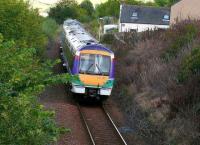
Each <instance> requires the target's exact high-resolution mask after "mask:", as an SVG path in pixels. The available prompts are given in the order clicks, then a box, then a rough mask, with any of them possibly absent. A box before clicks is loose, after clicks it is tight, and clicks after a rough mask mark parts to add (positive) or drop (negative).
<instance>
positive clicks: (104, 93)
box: [100, 88, 112, 96]
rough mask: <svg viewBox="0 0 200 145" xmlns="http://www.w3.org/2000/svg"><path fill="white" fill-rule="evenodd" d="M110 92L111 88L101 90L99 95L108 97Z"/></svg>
mask: <svg viewBox="0 0 200 145" xmlns="http://www.w3.org/2000/svg"><path fill="white" fill-rule="evenodd" d="M111 92H112V88H101V89H100V95H105V96H110V95H111Z"/></svg>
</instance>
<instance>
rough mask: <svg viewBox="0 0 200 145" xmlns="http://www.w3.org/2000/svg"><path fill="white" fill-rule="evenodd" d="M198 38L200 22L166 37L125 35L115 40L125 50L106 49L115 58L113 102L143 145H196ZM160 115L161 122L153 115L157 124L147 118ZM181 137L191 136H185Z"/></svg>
mask: <svg viewBox="0 0 200 145" xmlns="http://www.w3.org/2000/svg"><path fill="white" fill-rule="evenodd" d="M199 32H200V21H191V20H187V21H184V22H181V23H179V24H177V25H174V26H172V28H170V29H169V30H166V31H161V30H158V31H147V32H144V33H141V34H134V33H127V34H124V35H123V36H121V39H122V40H123V41H124V42H125V44H124V43H122V42H123V41H114V42H113V44H112V48H113V50H114V51H115V54H116V58H117V59H116V60H117V63H116V87H115V91H114V94H113V98H114V97H115V98H117V99H118V100H120V101H119V102H120V105H121V107H122V108H124V110H125V111H126V112H127V114H128V116H132V117H131V118H130V122H132V123H134V127H136V128H137V129H138V130H139V131H138V134H141V133H142V135H144V136H145V137H146V139H147V140H148V141H149V142H148V143H147V144H173V143H174V144H187V145H190V144H191V145H195V144H197V143H198V134H199V133H200V130H199V128H200V99H199V98H200V94H199V92H200V91H199V90H200V80H199V78H200V74H199V70H200V65H199V47H200V46H199V45H200V39H199V38H200V37H199V34H200V33H199ZM122 102H123V103H122ZM144 102H145V103H146V104H144ZM127 103H128V104H129V105H127ZM152 104H153V105H152ZM148 106H150V107H148ZM165 107H166V108H168V109H164V108H165ZM128 108H129V109H128ZM127 110H128V111H127ZM134 110H135V111H134ZM163 110H165V111H164V112H166V113H165V114H164V115H163V116H162V117H160V118H162V121H159V119H160V118H159V116H158V115H157V116H156V117H157V118H159V119H157V118H156V117H153V118H152V116H151V115H152V114H153V115H155V114H156V113H157V114H159V113H160V114H162V111H163ZM141 112H143V113H141ZM158 112H159V113H158ZM141 114H145V115H141ZM138 115H139V116H140V117H139V120H140V121H138V123H136V120H137V118H138V117H137V116H138ZM156 119H157V120H156ZM152 120H153V121H152ZM177 120H181V121H180V122H183V123H180V122H179V121H177ZM155 122H156V124H154V123H155ZM188 122H189V123H188ZM141 124H143V125H141ZM144 124H146V126H145V127H144ZM188 124H190V126H189V125H188ZM181 126H182V128H181ZM194 126H195V127H196V128H195V127H194ZM143 127H144V128H143ZM172 128H174V130H173V129H172ZM141 130H142V131H141ZM179 130H181V131H180V132H179ZM186 131H187V133H191V134H192V135H188V136H187V135H186V134H185V132H186Z"/></svg>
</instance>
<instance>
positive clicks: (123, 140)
mask: <svg viewBox="0 0 200 145" xmlns="http://www.w3.org/2000/svg"><path fill="white" fill-rule="evenodd" d="M102 108H103V111H104V113H105V114H106V116H107V117H108V118H109V120H110V122H111V124H112V125H113V127H114V128H115V131H116V132H117V134H118V135H119V137H120V139H121V140H122V142H123V143H124V145H127V143H126V141H125V139H124V138H123V136H122V135H121V133H120V132H119V130H118V129H117V126H116V125H115V123H114V121H113V120H112V118H111V116H110V115H109V113H108V112H107V111H106V109H105V107H104V105H102Z"/></svg>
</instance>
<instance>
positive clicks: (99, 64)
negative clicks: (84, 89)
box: [79, 54, 111, 76]
mask: <svg viewBox="0 0 200 145" xmlns="http://www.w3.org/2000/svg"><path fill="white" fill-rule="evenodd" d="M110 66H111V57H110V56H105V55H99V54H81V55H80V65H79V73H81V74H94V75H106V76H108V75H109V72H110Z"/></svg>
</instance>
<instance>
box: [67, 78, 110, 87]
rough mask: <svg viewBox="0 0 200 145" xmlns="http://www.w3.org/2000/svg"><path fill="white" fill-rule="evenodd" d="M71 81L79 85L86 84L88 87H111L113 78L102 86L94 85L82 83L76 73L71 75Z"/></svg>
mask: <svg viewBox="0 0 200 145" xmlns="http://www.w3.org/2000/svg"><path fill="white" fill-rule="evenodd" d="M71 81H72V83H74V84H76V85H80V86H88V87H94V88H99V87H102V88H112V87H113V84H114V80H108V81H107V82H106V83H105V84H104V85H103V86H96V85H87V84H84V83H83V82H81V80H80V78H79V76H78V75H72V80H71Z"/></svg>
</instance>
